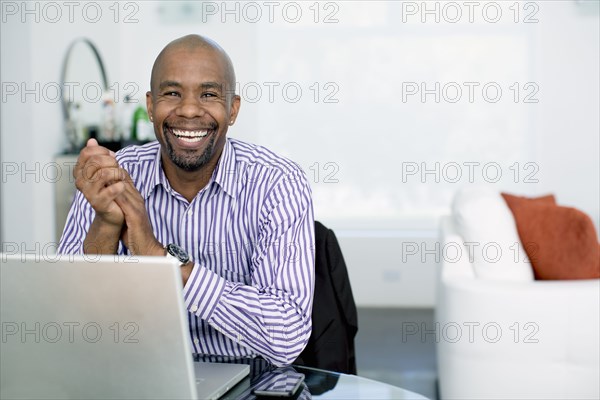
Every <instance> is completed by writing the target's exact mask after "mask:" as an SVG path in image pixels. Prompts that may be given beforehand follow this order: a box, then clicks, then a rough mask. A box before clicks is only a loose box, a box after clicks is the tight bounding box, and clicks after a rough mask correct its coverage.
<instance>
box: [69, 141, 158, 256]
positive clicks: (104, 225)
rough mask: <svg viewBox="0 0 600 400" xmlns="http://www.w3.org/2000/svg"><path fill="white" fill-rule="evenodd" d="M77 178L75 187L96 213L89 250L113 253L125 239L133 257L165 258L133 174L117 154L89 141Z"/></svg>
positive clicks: (79, 165)
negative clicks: (121, 162) (121, 164)
mask: <svg viewBox="0 0 600 400" xmlns="http://www.w3.org/2000/svg"><path fill="white" fill-rule="evenodd" d="M73 176H74V178H75V186H76V187H77V189H79V191H81V193H82V194H83V195H84V196H85V198H86V199H87V201H88V202H89V203H90V205H91V206H92V208H93V209H94V211H95V212H96V216H95V218H94V221H93V222H92V226H91V227H90V232H89V233H88V236H91V237H92V239H93V240H87V239H88V238H86V242H87V243H86V250H90V249H92V250H93V249H94V248H95V249H96V250H98V251H94V252H97V253H106V252H111V253H112V252H114V251H116V248H117V246H118V241H119V239H121V240H123V243H124V245H125V246H127V248H128V249H129V251H130V252H131V253H132V254H135V255H147V256H150V255H155V256H157V255H164V254H165V251H164V248H163V246H162V244H161V243H160V242H159V241H158V240H156V237H155V236H154V232H153V231H152V226H151V224H150V220H149V219H148V213H147V211H146V206H145V204H144V199H143V198H142V196H141V194H140V193H139V192H138V190H137V188H136V187H135V185H134V184H133V180H132V179H131V176H129V173H128V172H127V171H126V170H124V169H123V168H121V167H120V166H119V164H118V163H117V160H116V156H115V153H114V152H112V151H110V150H108V149H107V148H105V147H102V146H100V145H98V142H97V141H96V140H95V139H90V140H88V142H87V144H86V147H85V148H83V149H82V150H81V153H80V155H79V159H78V160H77V165H76V166H75V169H74V171H73ZM90 234H91V235H90Z"/></svg>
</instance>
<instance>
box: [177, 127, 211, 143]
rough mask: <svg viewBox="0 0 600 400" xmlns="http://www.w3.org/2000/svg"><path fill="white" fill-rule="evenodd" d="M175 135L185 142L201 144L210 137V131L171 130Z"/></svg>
mask: <svg viewBox="0 0 600 400" xmlns="http://www.w3.org/2000/svg"><path fill="white" fill-rule="evenodd" d="M171 132H172V133H173V135H175V136H176V137H177V138H178V139H180V140H183V141H184V142H189V143H194V142H199V141H201V140H202V138H204V137H206V136H207V135H208V132H209V131H208V130H198V131H189V130H183V129H171Z"/></svg>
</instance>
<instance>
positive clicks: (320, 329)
mask: <svg viewBox="0 0 600 400" xmlns="http://www.w3.org/2000/svg"><path fill="white" fill-rule="evenodd" d="M357 331H358V316H357V312H356V305H355V304H354V297H353V296H352V288H351V287H350V278H349V277H348V270H347V269H346V263H345V262H344V257H343V256H342V250H341V249H340V246H339V244H338V241H337V239H336V237H335V235H334V233H333V231H332V230H331V229H327V228H326V227H325V226H324V225H323V224H321V223H320V222H315V295H314V301H313V309H312V333H311V335H310V339H309V340H308V344H307V345H306V348H305V349H304V350H303V351H302V353H301V354H300V356H299V357H298V359H296V361H295V362H294V364H296V365H305V366H307V367H314V368H321V369H326V370H329V371H337V372H343V373H347V374H356V355H355V351H354V337H355V336H356V332H357Z"/></svg>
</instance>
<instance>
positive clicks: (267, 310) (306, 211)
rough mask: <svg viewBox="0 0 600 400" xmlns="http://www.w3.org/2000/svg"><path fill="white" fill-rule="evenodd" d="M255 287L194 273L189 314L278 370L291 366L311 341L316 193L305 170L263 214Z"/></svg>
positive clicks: (277, 191) (187, 291) (273, 195)
mask: <svg viewBox="0 0 600 400" xmlns="http://www.w3.org/2000/svg"><path fill="white" fill-rule="evenodd" d="M260 219H261V224H260V232H259V236H258V242H257V243H255V248H254V250H253V256H252V278H251V279H252V282H251V285H244V284H241V283H235V282H230V281H227V280H225V279H224V278H222V277H220V276H218V275H217V274H215V273H214V272H212V271H210V270H208V269H207V268H204V267H202V266H200V265H199V264H198V263H196V265H195V266H194V269H193V270H192V274H191V276H190V278H189V279H188V281H187V283H186V286H185V288H184V297H185V304H186V306H187V308H188V310H189V311H190V312H192V313H194V314H195V315H197V316H198V317H199V318H202V319H204V320H205V321H207V322H208V323H209V324H210V325H211V326H213V327H214V328H215V329H216V330H218V331H219V332H221V333H222V334H224V335H225V336H227V337H229V338H230V339H231V340H233V341H235V342H237V343H240V344H241V345H244V346H246V347H248V348H250V349H252V350H254V351H255V352H257V353H258V354H261V355H262V356H263V357H265V358H266V359H267V360H269V361H270V362H272V363H273V364H275V365H277V366H283V365H289V364H291V363H292V362H294V360H295V359H296V358H297V357H298V355H299V354H300V353H301V352H302V350H303V349H304V347H305V346H306V343H307V342H308V339H309V337H310V333H311V328H312V323H311V312H312V301H313V291H314V274H315V272H314V264H315V255H314V249H315V244H314V243H315V239H314V216H313V205H312V198H311V191H310V186H309V185H308V181H307V179H306V176H305V175H304V173H303V172H302V171H301V170H296V171H293V172H291V173H289V174H288V175H287V176H285V177H283V178H282V179H281V180H280V181H278V182H277V183H276V184H275V185H274V186H273V188H272V189H271V190H270V192H269V194H268V195H267V196H266V199H265V201H264V202H263V205H262V208H261V218H260Z"/></svg>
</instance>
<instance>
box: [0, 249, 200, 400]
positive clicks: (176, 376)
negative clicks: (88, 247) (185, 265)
mask: <svg viewBox="0 0 600 400" xmlns="http://www.w3.org/2000/svg"><path fill="white" fill-rule="evenodd" d="M0 257H1V259H0V263H1V266H0V285H1V288H0V293H1V302H0V316H1V322H2V343H1V345H2V357H0V359H1V360H0V363H1V364H0V367H1V370H2V377H1V381H0V387H1V392H0V394H1V396H0V397H2V398H81V399H86V398H89V399H91V398H93V399H97V398H137V399H139V398H161V399H164V398H195V397H196V384H195V379H194V378H193V376H194V375H193V365H192V356H191V346H190V343H189V334H188V333H187V317H186V315H185V312H184V305H183V297H182V295H181V291H182V283H181V275H180V271H179V267H178V266H177V263H176V261H169V260H167V259H166V258H162V257H159V258H151V257H137V258H122V257H121V258H120V259H116V257H115V256H85V257H84V256H61V257H60V258H58V256H57V257H55V258H52V259H48V257H46V258H45V259H44V258H41V257H40V256H28V257H27V258H26V259H23V258H22V256H6V255H3V254H0Z"/></svg>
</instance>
